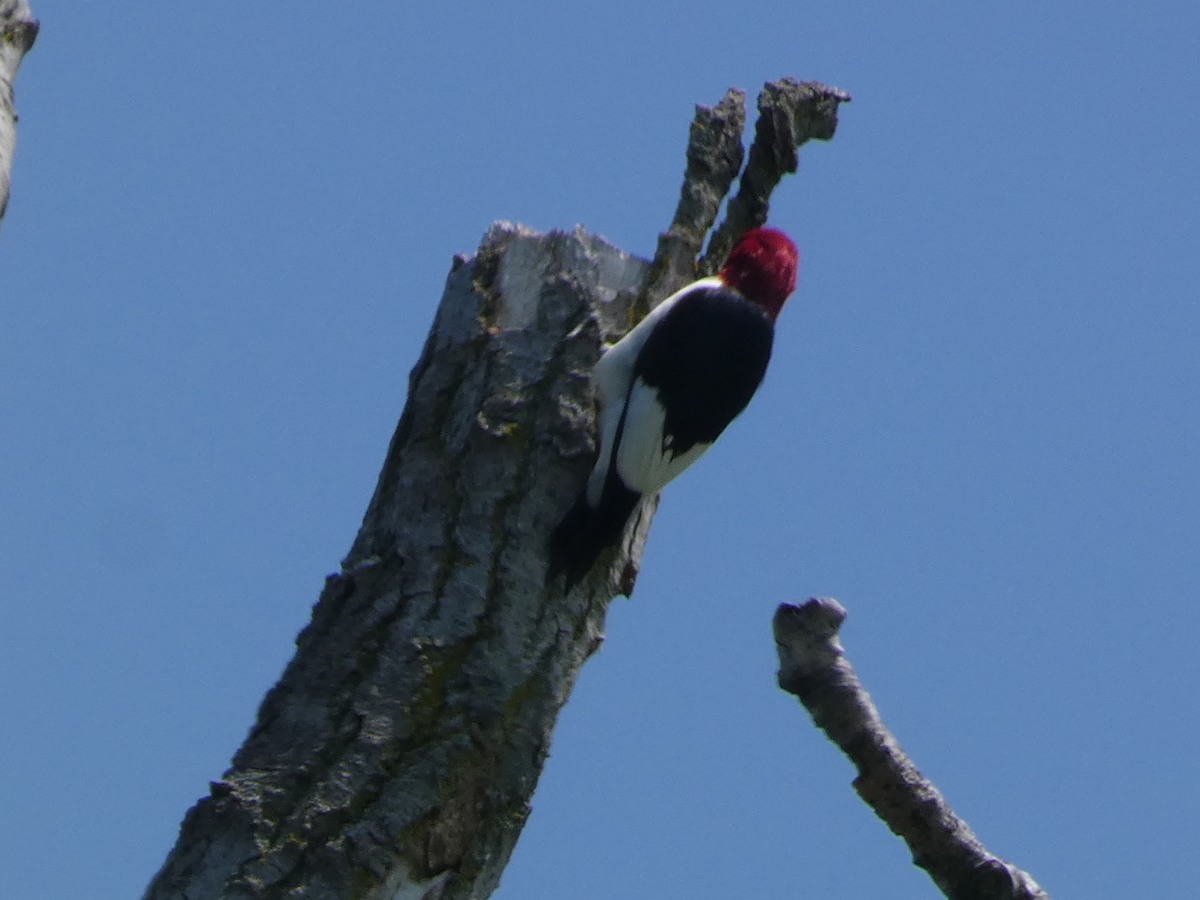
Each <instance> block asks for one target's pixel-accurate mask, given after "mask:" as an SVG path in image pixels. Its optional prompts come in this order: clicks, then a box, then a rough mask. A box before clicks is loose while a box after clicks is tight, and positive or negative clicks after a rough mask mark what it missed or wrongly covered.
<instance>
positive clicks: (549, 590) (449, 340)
mask: <svg viewBox="0 0 1200 900" xmlns="http://www.w3.org/2000/svg"><path fill="white" fill-rule="evenodd" d="M2 2H4V0H0V3H2ZM742 103H743V97H742V95H741V94H740V92H736V91H732V92H730V93H729V94H728V95H727V96H726V98H725V99H724V100H722V102H721V103H720V104H718V105H717V106H716V107H715V108H714V109H711V110H709V109H705V108H700V109H699V110H698V112H697V117H696V124H695V125H694V126H693V128H692V133H691V140H690V142H689V149H688V169H687V174H686V176H685V180H684V188H683V191H682V192H681V198H680V203H679V209H678V211H677V213H676V220H675V223H674V224H673V225H672V229H671V230H670V231H669V232H668V235H667V236H665V237H664V240H665V241H666V244H667V246H668V249H667V250H663V251H662V254H661V255H662V258H663V259H664V260H666V259H668V258H669V260H670V262H669V263H665V264H664V265H662V266H661V267H660V269H659V271H658V277H656V278H654V279H652V278H651V271H650V270H651V264H650V263H649V262H647V261H646V260H642V259H638V258H636V257H633V256H630V255H629V254H626V253H623V252H622V251H620V250H619V249H617V248H616V247H614V246H612V245H611V244H609V243H607V242H606V241H605V240H603V239H602V238H599V237H595V236H593V235H590V234H588V233H587V232H585V231H584V230H583V229H581V228H580V229H576V230H575V231H574V232H572V233H559V232H552V233H550V234H538V233H535V232H533V231H530V230H528V229H526V228H522V227H521V226H519V225H511V224H508V223H499V224H496V225H493V226H492V228H491V229H489V230H488V232H487V234H486V235H485V236H484V238H483V242H482V243H481V244H480V246H479V249H478V251H477V253H476V254H475V255H474V256H471V257H466V256H460V257H456V258H455V260H454V263H453V264H452V266H451V270H450V274H449V276H448V278H447V281H446V287H445V291H444V293H443V295H442V301H441V304H440V305H439V307H438V311H437V315H436V318H435V321H434V324H433V328H432V330H431V332H430V334H429V337H428V339H427V340H426V342H425V347H424V349H423V350H422V352H421V357H420V359H419V360H418V361H417V364H416V367H415V368H414V369H413V371H412V374H411V375H410V377H409V383H408V400H407V403H406V404H405V407H404V412H403V414H402V415H401V417H400V421H399V424H398V425H397V426H396V431H395V433H394V435H393V437H392V441H391V445H390V447H389V448H388V451H387V456H386V458H385V460H384V463H383V469H382V471H381V472H380V475H379V480H378V482H377V485H376V488H375V493H374V496H373V497H372V498H371V502H370V504H369V506H368V508H367V511H366V514H365V516H364V518H363V523H362V527H361V529H360V530H359V533H358V536H357V537H356V538H355V540H354V544H353V546H352V547H351V549H350V552H349V554H348V555H347V556H346V559H345V561H344V562H343V563H342V568H341V571H340V572H338V573H337V574H334V575H331V576H329V578H328V579H326V583H325V588H324V590H323V591H322V592H321V596H320V599H319V600H318V601H317V604H316V606H315V607H314V608H313V612H312V621H311V622H310V623H309V625H308V627H307V628H305V629H304V631H303V632H302V633H301V634H300V636H299V637H298V638H297V640H296V655H295V656H294V657H293V659H292V661H291V662H290V663H289V664H288V667H287V669H286V671H285V672H284V674H283V676H282V678H280V680H279V683H278V684H277V685H276V686H275V687H274V688H273V689H272V690H271V691H270V693H269V694H268V695H267V697H266V699H265V700H264V701H263V704H262V706H261V708H260V709H259V713H258V719H257V721H256V723H255V725H254V727H253V729H252V730H251V732H250V735H249V736H248V737H247V738H246V742H245V744H244V745H243V746H242V748H241V749H240V750H239V751H238V752H237V755H236V756H235V757H234V759H233V763H232V765H231V767H230V769H229V770H228V771H227V772H226V773H225V774H224V775H223V776H222V777H221V779H220V780H219V781H216V782H214V783H213V784H212V785H211V790H210V795H209V796H208V797H205V798H204V799H202V800H201V801H200V802H199V803H198V804H196V806H194V807H193V808H192V809H191V810H190V811H189V812H188V814H187V816H186V817H185V819H184V821H183V825H182V827H181V828H180V835H179V839H178V842H177V843H176V845H175V848H174V849H173V850H172V851H171V853H170V855H169V856H168V857H167V860H166V863H165V864H164V865H163V868H162V870H161V871H160V872H159V873H158V875H157V876H156V877H155V879H154V880H153V882H152V883H151V885H150V887H149V888H148V889H147V892H146V895H145V897H146V900H185V898H186V900H234V898H236V900H249V898H251V897H253V898H256V900H285V898H297V897H303V898H305V900H358V898H366V900H398V898H403V900H467V898H471V900H475V898H483V897H487V896H488V895H489V894H490V893H491V892H492V891H493V890H494V889H495V887H496V885H497V884H498V883H499V880H500V874H501V872H502V871H503V869H504V866H505V864H506V863H507V862H508V858H509V855H510V853H511V852H512V849H513V846H514V844H515V843H516V841H517V837H518V835H519V834H520V832H521V828H522V826H523V825H524V822H525V818H526V816H527V815H528V813H529V800H530V798H531V796H532V795H533V790H534V788H535V787H536V785H537V779H538V776H539V775H540V773H541V767H542V763H543V761H544V760H545V758H546V753H547V749H548V747H549V744H550V735H551V732H552V731H553V728H554V723H555V720H556V718H557V716H558V711H559V709H560V708H561V707H562V705H563V704H564V703H565V702H566V700H567V697H568V695H569V694H570V692H571V688H572V687H573V685H574V682H575V678H576V677H577V675H578V674H579V670H580V669H581V668H582V666H583V664H584V662H585V661H586V660H587V659H588V657H589V656H590V655H591V654H592V653H594V652H595V651H596V649H597V648H598V647H599V646H600V643H601V641H602V640H603V633H604V618H605V614H606V612H607V609H608V604H609V602H610V601H611V600H612V598H613V597H614V596H615V595H616V594H617V593H625V594H628V593H629V592H630V591H631V590H632V588H633V582H634V579H635V577H636V575H637V571H638V565H639V562H640V559H641V554H642V548H643V546H644V544H645V538H646V534H647V532H648V530H649V527H650V522H651V519H652V517H653V511H654V509H655V504H656V502H657V498H649V499H648V500H647V501H646V502H645V503H644V504H643V505H642V508H641V511H640V513H638V514H635V517H634V524H633V525H632V526H631V527H630V528H629V529H628V531H627V533H626V535H625V537H624V540H623V542H622V544H621V546H619V547H616V548H614V549H612V550H608V551H606V552H605V553H604V554H603V555H602V556H601V557H600V559H599V561H598V562H597V564H596V565H595V566H594V567H593V569H592V571H591V572H589V573H588V574H587V575H586V576H585V577H584V578H583V579H582V580H581V581H580V582H579V583H578V584H576V585H574V586H573V587H572V588H571V589H570V590H564V584H563V580H562V579H561V578H557V579H552V583H551V584H549V585H548V584H547V583H546V574H547V568H548V559H547V550H548V542H549V538H550V534H551V532H552V531H553V529H554V527H555V526H556V525H557V524H558V522H559V521H560V520H561V519H562V517H563V515H564V514H565V513H566V511H567V509H568V508H569V507H570V506H571V504H572V503H573V502H574V501H575V499H576V497H578V496H579V492H580V491H581V490H583V486H584V483H585V481H586V480H587V476H588V473H589V471H590V470H591V467H592V465H593V464H594V462H595V458H596V446H595V401H594V398H593V392H592V387H591V374H592V369H593V368H594V367H595V364H596V361H597V360H598V359H599V358H600V353H601V350H602V348H603V346H604V345H605V344H606V343H612V342H615V341H616V340H618V339H620V338H621V337H623V336H624V335H625V333H626V332H628V331H629V329H630V328H631V327H632V326H633V324H634V323H635V322H636V321H637V319H638V318H639V315H640V314H641V313H644V306H645V302H646V297H647V296H648V293H647V286H648V285H652V284H653V285H657V284H658V283H659V281H660V280H661V278H662V277H663V275H664V273H666V274H667V275H668V276H670V273H672V272H674V271H675V270H676V269H678V270H679V271H681V272H684V273H685V274H686V276H687V280H691V278H692V277H693V273H694V264H695V256H696V253H697V252H698V251H699V248H700V242H701V241H702V240H703V235H704V231H706V230H707V229H708V228H709V227H710V226H711V225H712V222H713V221H714V218H715V216H716V211H717V209H718V207H719V206H720V203H721V200H722V198H723V197H724V194H725V193H726V192H727V190H728V188H729V186H730V184H732V181H733V178H734V177H735V176H736V173H737V171H738V168H739V166H740V164H741V155H742V151H741V133H742V129H743V126H744V122H745V114H744V110H743V106H742ZM671 277H673V276H671ZM639 308H641V309H639Z"/></svg>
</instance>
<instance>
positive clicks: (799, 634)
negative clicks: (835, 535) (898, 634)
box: [774, 599, 1049, 900]
mask: <svg viewBox="0 0 1200 900" xmlns="http://www.w3.org/2000/svg"><path fill="white" fill-rule="evenodd" d="M845 618H846V610H845V609H844V608H843V607H842V606H841V604H839V603H838V602H837V601H836V600H828V599H813V600H809V601H808V602H807V603H805V604H804V605H803V606H792V605H791V604H787V603H785V604H783V605H781V606H780V607H779V609H778V610H777V611H776V613H775V621H774V631H775V644H776V647H777V649H778V651H779V686H780V687H781V688H783V689H784V690H785V691H787V692H788V693H791V694H795V695H796V696H797V697H799V698H800V702H801V703H803V704H804V706H805V708H806V709H807V710H808V711H809V713H810V714H811V715H812V718H813V722H815V723H816V725H817V726H818V727H820V728H821V729H822V730H823V731H824V732H825V733H826V735H828V737H829V739H830V740H831V741H833V742H834V743H835V744H837V745H838V747H839V748H841V750H842V752H843V753H845V754H846V756H848V757H849V758H850V761H851V762H853V763H854V765H855V766H856V767H857V768H858V777H857V778H855V779H854V789H855V790H856V791H857V792H858V794H859V796H860V797H862V799H863V800H864V801H865V802H866V803H867V805H868V806H870V807H871V809H873V810H874V811H875V814H876V815H877V816H879V818H881V819H882V820H883V821H884V823H886V824H887V826H888V828H890V829H891V830H892V832H893V833H894V834H896V835H897V836H899V837H901V838H903V839H904V841H905V843H907V844H908V847H909V850H911V851H912V855H913V862H914V863H915V864H916V865H918V866H920V867H921V868H922V869H924V870H925V871H926V872H928V873H929V876H930V877H931V878H932V879H933V881H934V883H935V884H936V885H937V886H938V888H939V889H940V890H941V891H942V893H943V894H945V895H946V896H947V897H948V898H950V900H1049V897H1048V895H1047V894H1046V893H1045V892H1044V891H1043V890H1042V889H1041V888H1040V887H1039V886H1038V884H1037V882H1036V881H1034V880H1033V878H1032V877H1031V876H1030V875H1029V874H1028V873H1026V872H1023V871H1021V870H1020V869H1018V868H1017V867H1016V866H1013V865H1011V864H1009V863H1006V862H1005V861H1004V860H1002V859H1000V858H999V857H997V856H994V855H993V854H991V853H989V852H988V851H987V849H986V848H985V847H984V846H983V845H982V844H981V843H980V842H979V839H978V838H976V837H975V835H974V834H973V833H972V832H971V829H970V828H969V827H968V826H967V823H966V822H964V821H963V820H962V819H960V818H959V817H958V816H957V815H956V814H955V812H954V810H952V809H951V808H950V806H949V804H947V803H946V801H945V799H944V798H943V797H942V795H941V793H940V792H939V791H938V789H937V787H936V786H934V785H933V783H932V782H930V781H929V780H928V779H926V778H925V777H924V776H923V775H922V774H921V773H920V772H919V771H917V767H916V766H915V765H913V763H912V760H910V759H909V758H908V757H907V756H906V755H905V753H904V751H903V750H901V749H900V745H899V744H898V743H897V742H896V738H895V737H894V736H893V735H892V733H891V732H890V731H889V730H888V729H887V726H885V725H884V724H883V721H882V719H880V717H879V710H878V709H876V707H875V703H874V702H873V701H872V700H871V696H870V695H869V694H868V693H867V691H866V689H865V688H864V687H863V686H862V683H861V682H860V681H859V680H858V676H857V675H856V674H855V673H854V669H853V667H852V666H851V665H850V662H849V661H848V660H847V659H846V658H845V655H844V652H845V651H844V650H843V649H842V645H841V644H840V643H839V641H838V631H839V629H840V628H841V625H842V622H843V621H844V620H845Z"/></svg>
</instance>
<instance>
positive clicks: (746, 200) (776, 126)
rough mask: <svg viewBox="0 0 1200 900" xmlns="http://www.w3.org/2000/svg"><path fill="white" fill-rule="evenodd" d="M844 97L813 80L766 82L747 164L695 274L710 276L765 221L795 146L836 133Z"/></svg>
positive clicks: (793, 163) (792, 167)
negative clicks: (739, 243)
mask: <svg viewBox="0 0 1200 900" xmlns="http://www.w3.org/2000/svg"><path fill="white" fill-rule="evenodd" d="M849 102H850V95H849V94H847V93H846V92H845V91H842V90H839V89H838V88H832V87H826V86H825V85H823V84H820V83H819V82H816V81H806V82H799V81H797V80H796V79H794V78H781V79H780V80H779V81H768V82H767V83H766V85H765V86H764V87H763V89H762V93H760V94H759V95H758V122H757V123H756V124H755V126H754V143H753V144H752V145H751V146H750V161H749V162H748V163H747V164H746V171H744V172H743V173H742V180H741V183H740V185H739V187H738V192H737V196H736V197H734V198H733V199H732V200H730V201H729V206H728V208H727V209H726V211H725V221H724V222H722V223H721V227H720V228H718V229H717V230H716V231H715V232H713V236H712V238H711V239H710V240H709V242H708V253H707V254H705V256H704V259H702V260H701V261H700V264H699V266H698V268H699V271H700V274H702V275H711V274H713V273H714V272H716V271H717V270H718V269H719V268H721V265H722V264H723V263H724V262H725V259H726V257H728V256H729V251H730V250H732V249H733V245H734V244H736V243H737V240H738V238H740V237H741V236H742V235H743V234H745V233H746V232H747V231H750V230H751V229H752V228H758V227H760V226H762V225H765V224H766V222H767V211H768V208H769V206H770V199H771V192H772V191H774V190H775V186H776V185H778V184H779V181H780V179H782V178H783V176H784V175H790V174H792V173H794V172H795V171H796V169H797V168H798V167H799V165H800V157H799V154H798V153H797V151H798V150H799V149H800V145H801V144H804V143H805V142H807V141H809V140H812V139H814V138H815V139H816V140H819V141H827V140H829V139H830V138H832V137H833V135H834V132H835V131H836V130H837V121H838V120H837V116H838V106H839V105H840V104H842V103H849Z"/></svg>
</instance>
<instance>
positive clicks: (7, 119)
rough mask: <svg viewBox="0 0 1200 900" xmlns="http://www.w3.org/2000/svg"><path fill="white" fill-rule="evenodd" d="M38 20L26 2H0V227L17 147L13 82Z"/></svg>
mask: <svg viewBox="0 0 1200 900" xmlns="http://www.w3.org/2000/svg"><path fill="white" fill-rule="evenodd" d="M38 28H39V25H38V21H37V19H35V18H34V17H33V11H32V10H31V9H30V8H29V4H28V3H27V2H26V0H0V225H2V224H3V222H4V212H5V210H7V209H8V196H9V184H10V181H11V178H12V165H13V154H14V152H15V151H16V147H17V101H16V94H15V92H14V90H13V82H15V81H16V79H17V70H18V69H19V68H20V67H21V60H22V59H24V58H25V54H26V53H28V52H29V49H30V48H31V47H32V46H33V42H34V41H35V40H37V36H38Z"/></svg>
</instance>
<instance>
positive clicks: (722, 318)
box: [633, 285, 775, 455]
mask: <svg viewBox="0 0 1200 900" xmlns="http://www.w3.org/2000/svg"><path fill="white" fill-rule="evenodd" d="M774 334H775V327H774V323H772V321H771V318H770V317H769V316H768V315H767V313H766V312H765V311H764V310H762V309H761V308H759V307H758V306H756V305H754V304H753V303H751V302H750V301H749V300H747V299H746V298H745V297H743V296H742V295H741V294H739V293H737V292H736V291H732V290H730V289H728V288H724V287H717V286H715V285H714V286H708V285H705V286H704V287H697V288H696V289H695V290H693V291H691V292H690V293H688V294H687V295H686V296H684V297H681V298H680V299H679V301H678V302H677V303H676V304H675V305H674V306H673V307H672V308H671V310H670V311H669V312H668V313H667V315H666V317H665V318H664V319H663V321H662V322H661V323H659V325H658V327H656V328H655V329H654V331H653V332H652V333H651V335H650V337H649V338H648V339H647V341H646V344H645V346H644V347H643V348H642V350H641V352H640V353H639V354H638V359H637V362H636V363H635V364H634V373H633V374H634V377H635V378H639V377H640V378H641V379H642V381H644V382H645V383H646V384H647V385H648V386H649V387H651V388H654V389H655V390H657V392H658V396H659V402H660V403H661V404H662V406H663V408H664V410H665V411H666V421H665V422H664V441H670V449H671V450H672V451H673V452H674V453H675V454H676V455H678V454H680V453H684V452H686V451H687V450H688V449H690V448H691V447H692V446H693V445H695V444H697V443H705V444H711V443H712V442H713V441H715V440H716V439H717V437H718V436H719V435H720V434H721V432H722V431H724V430H725V426H727V425H728V424H729V423H730V422H731V421H733V419H734V418H735V417H736V416H737V415H738V413H740V412H741V411H742V410H743V409H745V408H746V404H748V403H749V402H750V398H751V397H753V396H754V392H755V391H756V390H757V389H758V385H759V384H760V383H761V382H762V379H763V375H764V374H765V373H766V371H767V363H768V362H770V360H771V344H772V342H773V340H774Z"/></svg>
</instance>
